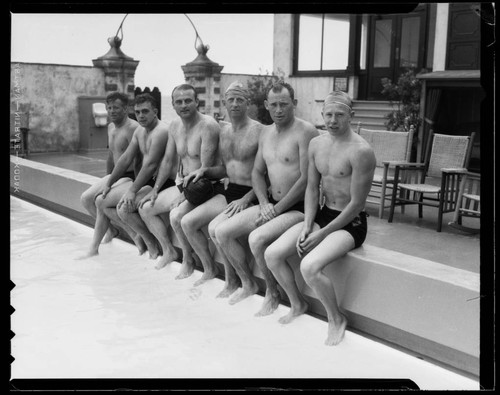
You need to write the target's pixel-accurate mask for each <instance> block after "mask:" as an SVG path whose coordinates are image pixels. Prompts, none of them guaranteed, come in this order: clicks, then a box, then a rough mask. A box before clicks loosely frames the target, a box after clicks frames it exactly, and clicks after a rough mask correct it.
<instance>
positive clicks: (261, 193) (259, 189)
mask: <svg viewBox="0 0 500 395" xmlns="http://www.w3.org/2000/svg"><path fill="white" fill-rule="evenodd" d="M263 144H264V138H263V137H261V138H260V139H259V148H258V149H257V154H256V155H255V161H254V164H253V169H252V186H253V191H254V193H255V196H256V197H257V199H258V200H259V203H260V205H265V204H269V198H268V194H267V188H268V185H267V182H266V173H267V166H266V162H265V161H264V156H263Z"/></svg>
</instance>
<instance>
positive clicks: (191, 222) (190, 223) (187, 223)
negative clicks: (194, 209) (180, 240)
mask: <svg viewBox="0 0 500 395" xmlns="http://www.w3.org/2000/svg"><path fill="white" fill-rule="evenodd" d="M179 222H180V225H181V228H182V230H183V231H184V233H186V234H187V233H191V232H195V231H197V230H198V223H197V221H196V218H194V217H193V216H192V215H189V214H186V215H184V216H183V217H182V218H181V219H180V221H179Z"/></svg>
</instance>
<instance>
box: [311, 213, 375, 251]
mask: <svg viewBox="0 0 500 395" xmlns="http://www.w3.org/2000/svg"><path fill="white" fill-rule="evenodd" d="M340 213H341V211H338V210H332V209H331V208H328V207H326V206H323V208H322V209H318V212H317V214H316V218H315V219H314V222H316V223H317V224H318V225H319V226H320V227H321V228H324V227H325V226H326V225H328V224H329V223H330V222H332V221H333V220H334V219H335V218H337V217H338V216H339V215H340ZM366 217H368V214H367V213H366V212H365V211H361V212H360V213H359V214H358V216H357V217H356V218H354V219H353V220H352V222H351V223H350V224H347V225H346V226H344V227H343V228H342V229H344V230H345V231H347V232H348V233H349V234H350V235H351V236H352V238H353V239H354V248H358V247H360V246H361V244H363V242H364V241H365V239H366V232H367V230H368V226H367V222H366Z"/></svg>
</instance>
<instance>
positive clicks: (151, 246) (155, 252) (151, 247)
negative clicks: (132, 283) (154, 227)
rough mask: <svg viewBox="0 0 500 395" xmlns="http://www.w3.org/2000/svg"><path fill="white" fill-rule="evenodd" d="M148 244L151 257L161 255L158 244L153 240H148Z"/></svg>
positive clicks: (154, 257)
mask: <svg viewBox="0 0 500 395" xmlns="http://www.w3.org/2000/svg"><path fill="white" fill-rule="evenodd" d="M146 245H147V247H148V251H149V259H156V258H158V257H159V256H160V249H159V248H158V245H157V244H156V243H155V242H153V243H151V242H149V243H148V242H147V241H146Z"/></svg>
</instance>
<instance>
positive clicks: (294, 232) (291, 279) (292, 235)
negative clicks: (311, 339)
mask: <svg viewBox="0 0 500 395" xmlns="http://www.w3.org/2000/svg"><path fill="white" fill-rule="evenodd" d="M302 226H303V223H302V222H301V223H299V224H297V225H295V226H293V227H292V228H290V229H289V230H288V231H286V232H285V233H284V234H283V235H282V236H281V237H280V238H279V239H278V240H276V241H275V242H274V243H272V244H271V245H270V246H269V247H268V248H267V249H266V252H265V253H264V258H265V260H266V263H267V266H268V268H269V270H271V272H272V273H273V274H274V277H275V278H276V280H277V281H278V283H279V285H281V287H282V288H283V289H284V290H285V292H286V294H287V295H288V298H289V299H290V311H289V312H288V314H286V315H284V316H283V317H281V318H280V319H279V322H280V323H281V324H289V323H290V322H292V321H293V320H294V319H295V318H297V317H298V316H299V315H301V314H304V313H305V312H306V311H307V309H308V308H309V305H308V303H307V301H306V300H305V299H304V297H303V296H302V293H301V292H300V291H299V288H298V287H297V283H296V281H295V274H294V272H293V270H292V268H291V267H290V265H289V264H288V263H287V261H286V259H287V258H288V257H291V256H298V255H297V250H296V247H295V246H296V242H297V238H298V237H299V235H300V232H301V231H302Z"/></svg>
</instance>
